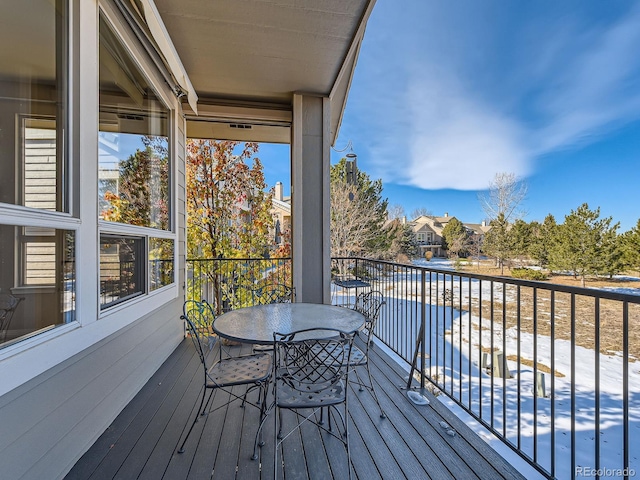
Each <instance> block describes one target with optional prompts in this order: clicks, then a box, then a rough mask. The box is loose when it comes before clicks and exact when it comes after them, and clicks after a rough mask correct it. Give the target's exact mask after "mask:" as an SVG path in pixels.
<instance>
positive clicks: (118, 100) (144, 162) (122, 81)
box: [98, 18, 170, 230]
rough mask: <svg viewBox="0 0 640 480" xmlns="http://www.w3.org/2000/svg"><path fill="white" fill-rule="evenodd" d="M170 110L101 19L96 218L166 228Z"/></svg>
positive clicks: (168, 205)
mask: <svg viewBox="0 0 640 480" xmlns="http://www.w3.org/2000/svg"><path fill="white" fill-rule="evenodd" d="M168 118H169V109H168V108H167V107H166V106H165V105H164V103H163V102H162V101H161V100H160V99H159V98H158V96H157V95H156V93H155V92H154V90H153V88H152V87H151V85H150V84H149V82H148V81H147V80H146V78H145V77H144V75H143V74H142V72H141V71H140V69H139V68H138V66H137V64H136V63H135V62H134V61H133V59H132V57H131V55H130V54H129V52H128V51H127V50H126V49H125V48H124V46H123V45H122V43H121V42H120V40H119V39H118V37H117V36H116V35H115V34H114V32H113V30H112V29H111V28H110V27H109V26H108V25H107V23H106V22H105V20H104V19H103V18H101V19H100V132H99V137H98V138H99V174H98V175H99V178H98V195H99V198H98V202H99V206H100V211H99V217H100V218H101V219H103V220H108V221H112V222H119V223H126V224H129V225H140V226H145V227H153V228H159V229H162V230H169V229H170V224H169V213H170V212H169V208H170V198H169V178H170V175H169V173H170V172H169V164H170V162H169V137H168Z"/></svg>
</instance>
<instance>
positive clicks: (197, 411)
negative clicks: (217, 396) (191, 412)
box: [178, 388, 213, 453]
mask: <svg viewBox="0 0 640 480" xmlns="http://www.w3.org/2000/svg"><path fill="white" fill-rule="evenodd" d="M211 393H213V390H212V391H211ZM206 395H207V389H206V388H203V390H202V399H201V400H200V405H199V406H198V409H197V410H196V415H195V418H194V419H193V423H192V424H191V427H190V428H189V431H188V432H187V436H186V437H184V440H183V442H182V445H180V449H179V450H178V453H184V446H185V445H186V443H187V440H188V439H189V435H191V431H192V430H193V427H195V426H196V423H197V422H198V418H200V416H201V415H203V414H201V413H200V410H201V409H202V406H203V404H204V397H206ZM209 400H211V394H209ZM207 404H209V402H207Z"/></svg>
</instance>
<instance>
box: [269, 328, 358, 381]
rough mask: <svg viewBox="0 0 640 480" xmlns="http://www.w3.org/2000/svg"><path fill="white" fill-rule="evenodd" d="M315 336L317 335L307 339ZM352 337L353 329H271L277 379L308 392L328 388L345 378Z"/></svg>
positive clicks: (353, 334)
mask: <svg viewBox="0 0 640 480" xmlns="http://www.w3.org/2000/svg"><path fill="white" fill-rule="evenodd" d="M318 334H319V335H318ZM315 336H318V337H320V338H313V339H308V338H309V337H315ZM354 337H355V332H343V331H341V330H336V329H330V328H322V329H319V328H311V329H305V330H298V331H296V332H292V333H286V334H284V333H274V334H273V339H274V352H275V361H274V364H275V365H276V369H277V377H278V379H279V380H282V381H283V382H285V383H286V384H288V385H289V386H290V387H291V388H293V389H295V390H297V391H299V392H308V393H317V392H321V391H323V390H326V389H328V388H331V387H332V386H334V385H335V384H336V383H338V382H340V381H341V380H342V379H345V381H346V380H347V379H348V378H347V376H348V373H349V361H350V357H351V345H352V344H353V339H354ZM305 338H307V339H305Z"/></svg>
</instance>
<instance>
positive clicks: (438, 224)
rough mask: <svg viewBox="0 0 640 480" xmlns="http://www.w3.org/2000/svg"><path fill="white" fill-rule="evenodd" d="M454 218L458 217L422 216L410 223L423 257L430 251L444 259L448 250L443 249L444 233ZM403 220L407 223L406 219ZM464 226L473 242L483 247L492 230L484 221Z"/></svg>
mask: <svg viewBox="0 0 640 480" xmlns="http://www.w3.org/2000/svg"><path fill="white" fill-rule="evenodd" d="M454 218H456V217H452V216H449V213H448V212H445V214H444V216H442V217H435V216H427V215H421V216H419V217H418V218H416V219H415V220H413V221H412V222H409V225H411V227H412V228H413V231H414V232H415V234H416V239H417V241H418V246H419V248H420V255H421V256H424V254H425V253H426V252H428V251H430V252H432V253H433V256H434V257H444V256H445V255H446V250H445V249H444V248H443V247H442V231H443V230H444V227H446V226H447V224H448V223H449V222H450V221H451V220H452V219H454ZM403 220H404V221H406V218H405V219H403ZM462 225H463V226H464V227H465V228H466V229H467V232H468V233H469V236H471V237H472V239H473V241H474V242H477V243H479V244H480V245H482V242H483V240H484V236H485V234H486V233H487V232H488V231H489V229H490V228H491V227H489V226H487V225H486V222H484V221H483V222H482V223H464V222H463V223H462Z"/></svg>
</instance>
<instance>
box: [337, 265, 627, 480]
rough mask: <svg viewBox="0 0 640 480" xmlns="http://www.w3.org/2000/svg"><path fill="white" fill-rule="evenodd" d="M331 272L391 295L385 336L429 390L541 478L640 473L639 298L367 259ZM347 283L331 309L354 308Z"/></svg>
mask: <svg viewBox="0 0 640 480" xmlns="http://www.w3.org/2000/svg"><path fill="white" fill-rule="evenodd" d="M332 272H333V273H334V274H335V275H336V276H337V277H339V278H340V279H344V277H345V275H346V276H351V278H352V279H356V280H360V281H361V283H359V285H360V287H359V289H360V290H361V291H362V290H366V289H375V290H379V291H381V292H382V293H383V294H384V296H385V299H386V305H385V306H384V307H383V309H382V311H381V314H380V318H379V321H378V324H377V327H376V332H375V334H376V336H377V337H378V338H379V339H380V340H381V341H382V342H383V343H384V344H385V345H386V346H387V347H388V348H390V349H391V350H392V351H393V352H395V353H396V354H397V355H398V356H399V357H400V359H401V361H404V362H406V365H407V366H408V367H410V366H414V367H415V371H416V372H417V375H414V377H413V378H415V379H416V381H417V383H419V386H420V387H421V388H430V389H432V390H433V391H434V393H436V394H443V395H446V396H447V397H448V398H449V399H451V400H452V401H453V402H455V403H456V404H457V405H458V406H459V407H461V408H462V409H463V410H464V411H465V412H466V413H468V414H469V415H471V416H472V417H473V418H474V419H475V420H476V421H477V422H479V423H480V424H481V425H483V426H484V427H486V428H487V429H488V430H489V431H491V432H492V433H493V434H494V435H495V436H496V437H497V438H499V439H500V440H502V441H503V442H504V443H505V444H506V445H508V446H509V447H510V448H511V449H512V450H513V451H514V452H516V453H517V454H518V455H519V456H520V457H522V458H523V459H525V460H526V461H527V462H528V463H529V464H530V465H532V466H533V467H534V468H535V469H536V470H538V471H539V472H540V473H541V474H542V475H544V476H546V477H547V478H576V477H581V476H592V477H598V476H599V477H607V476H612V475H613V476H619V477H621V478H623V477H624V478H627V477H630V476H633V475H634V474H635V473H636V472H637V471H638V470H640V455H639V454H638V449H637V447H633V448H632V447H631V445H632V444H633V442H635V441H637V437H638V435H639V434H640V368H638V366H637V365H638V364H637V363H636V360H637V359H638V358H640V296H638V295H631V294H623V293H617V292H615V291H606V290H600V289H590V288H575V287H569V286H563V285H554V284H549V283H545V282H535V281H526V280H518V279H512V278H504V277H490V276H484V275H476V274H472V273H463V272H458V271H454V270H446V269H442V268H440V269H437V268H430V267H428V266H424V267H422V266H414V265H404V264H396V263H391V262H383V261H371V260H367V259H363V258H334V259H332ZM341 283H342V282H340V281H338V282H333V284H332V301H333V303H335V304H338V305H349V304H352V303H353V301H354V299H355V295H356V294H357V293H358V292H357V290H358V288H344V287H341V286H340V284H341ZM356 283H357V282H356ZM347 285H351V284H349V283H347ZM639 293H640V292H639ZM411 371H413V370H411ZM410 381H411V380H410Z"/></svg>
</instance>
